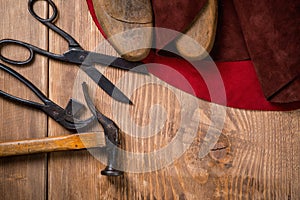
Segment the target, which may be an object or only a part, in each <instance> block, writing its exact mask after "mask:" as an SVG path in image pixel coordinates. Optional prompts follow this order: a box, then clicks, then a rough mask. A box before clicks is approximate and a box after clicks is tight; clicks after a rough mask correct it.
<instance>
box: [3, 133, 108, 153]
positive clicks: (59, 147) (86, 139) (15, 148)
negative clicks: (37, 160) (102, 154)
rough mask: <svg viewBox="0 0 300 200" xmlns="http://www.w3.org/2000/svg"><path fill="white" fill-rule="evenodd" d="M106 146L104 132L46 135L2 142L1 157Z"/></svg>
mask: <svg viewBox="0 0 300 200" xmlns="http://www.w3.org/2000/svg"><path fill="white" fill-rule="evenodd" d="M103 146H105V138H104V133H103V132H90V133H81V134H73V135H65V136H58V137H45V138H40V139H28V140H20V141H11V142H2V143H0V157H6V156H17V155H27V154H35V153H47V152H54V151H69V150H79V149H88V148H95V147H103Z"/></svg>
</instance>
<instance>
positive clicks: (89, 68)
mask: <svg viewBox="0 0 300 200" xmlns="http://www.w3.org/2000/svg"><path fill="white" fill-rule="evenodd" d="M37 1H38V0H29V1H28V10H29V12H30V14H31V15H32V16H33V17H34V18H35V19H36V20H38V21H39V22H41V23H42V24H43V25H45V26H47V27H48V28H49V29H51V30H53V31H54V32H56V33H57V34H59V35H60V36H61V37H63V38H64V39H65V40H66V41H67V42H68V45H69V46H68V47H69V50H67V51H66V52H64V53H63V54H56V53H52V52H49V51H47V50H43V49H41V48H39V47H36V46H33V45H31V44H28V43H25V42H22V41H19V40H12V39H3V40H0V51H1V48H3V47H4V46H8V45H18V46H21V47H24V48H25V49H27V50H28V51H29V53H30V56H29V57H28V59H27V60H23V61H20V60H12V59H9V58H7V57H5V56H4V55H2V54H0V59H1V60H3V61H4V62H7V63H9V64H15V65H24V64H28V63H30V62H32V61H33V59H34V57H35V54H40V55H43V56H46V57H48V58H51V59H54V60H59V61H63V62H66V63H72V64H77V65H79V66H80V69H82V70H83V71H84V72H85V73H86V74H87V75H88V76H89V77H90V78H91V79H92V80H93V81H94V82H96V83H97V84H98V86H100V87H101V88H102V89H103V90H104V91H105V92H106V93H107V94H108V95H110V96H111V97H112V98H114V99H115V100H117V101H120V102H123V103H128V104H132V102H131V101H130V100H129V98H128V97H127V96H125V94H123V92H121V90H119V89H118V88H117V87H116V86H115V85H114V84H113V83H112V82H111V81H110V80H109V79H107V78H106V77H105V76H104V75H103V74H102V73H101V72H99V71H98V70H97V69H96V68H95V67H94V65H95V64H101V65H105V66H110V67H115V68H118V69H123V70H129V71H133V72H137V73H142V74H147V73H148V71H147V69H146V68H145V67H142V66H140V65H142V64H143V63H141V62H129V61H127V60H125V59H122V58H118V57H114V56H109V55H105V54H100V53H96V52H91V51H86V50H84V49H83V48H82V47H81V46H80V44H79V43H78V42H77V41H76V40H75V39H74V38H73V37H72V36H71V35H69V34H68V33H66V32H65V31H64V30H62V29H60V28H59V27H57V26H56V25H55V24H54V21H55V20H56V18H57V16H58V10H57V7H56V5H55V4H54V3H53V1H52V0H45V1H47V2H48V3H49V5H50V6H51V8H52V10H53V14H52V16H50V17H49V18H46V19H44V18H41V17H40V16H38V15H37V13H36V12H35V11H34V8H33V7H34V4H35V3H36V2H37Z"/></svg>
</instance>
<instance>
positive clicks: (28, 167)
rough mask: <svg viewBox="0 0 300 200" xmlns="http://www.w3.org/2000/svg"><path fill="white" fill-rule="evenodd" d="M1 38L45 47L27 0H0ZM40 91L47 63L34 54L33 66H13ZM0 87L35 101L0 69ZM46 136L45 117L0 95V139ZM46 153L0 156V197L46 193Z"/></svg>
mask: <svg viewBox="0 0 300 200" xmlns="http://www.w3.org/2000/svg"><path fill="white" fill-rule="evenodd" d="M35 9H36V10H37V11H38V13H40V15H41V16H46V14H47V12H48V11H47V5H46V4H45V3H42V2H41V3H38V5H36V6H35ZM0 12H1V30H0V39H4V38H11V39H17V40H22V41H25V42H29V43H31V44H33V45H37V46H39V47H41V48H45V49H47V46H48V39H47V35H48V31H47V29H46V28H45V27H44V26H43V25H41V24H40V23H39V22H37V21H36V20H35V19H34V18H33V17H32V16H31V15H30V14H29V12H28V10H27V1H5V0H1V6H0ZM1 53H4V54H5V55H9V56H11V58H12V57H13V58H25V57H24V55H29V54H28V52H26V50H24V49H21V48H15V47H12V48H5V49H3V52H1ZM13 68H14V70H16V71H18V72H19V73H21V74H22V75H24V76H25V77H26V78H28V79H29V80H30V81H32V82H33V83H34V84H35V85H36V86H37V87H38V88H39V89H40V90H41V91H43V92H44V93H45V94H47V91H48V88H47V85H48V84H47V83H48V81H47V80H48V73H47V72H48V62H47V59H46V58H43V57H40V56H37V57H36V59H35V61H34V63H33V64H32V65H28V66H24V67H15V66H14V67H13ZM0 77H1V78H0V89H1V90H4V91H6V92H9V93H11V94H14V95H17V96H19V97H22V98H28V99H31V100H37V98H36V97H35V96H34V94H33V93H32V92H31V91H30V90H29V89H27V88H26V87H24V85H23V84H22V83H20V82H18V81H16V80H15V78H13V77H11V76H9V75H8V74H6V73H4V72H2V71H1V72H0ZM46 135H47V117H46V116H45V115H44V114H43V113H42V112H38V111H36V110H32V109H29V108H26V107H23V106H19V105H16V104H14V103H11V102H8V101H6V100H4V99H2V98H0V141H1V142H2V141H9V140H20V139H28V138H34V137H45V136H46ZM46 168H47V163H46V155H45V154H41V155H34V156H20V157H15V158H1V159H0V180H1V181H0V199H4V200H6V199H28V200H29V199H37V200H38V199H44V198H45V194H46V191H47V189H46V184H45V183H46Z"/></svg>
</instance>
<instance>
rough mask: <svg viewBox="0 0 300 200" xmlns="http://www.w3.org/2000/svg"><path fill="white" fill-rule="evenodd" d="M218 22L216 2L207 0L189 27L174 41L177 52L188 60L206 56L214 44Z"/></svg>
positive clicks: (215, 0)
mask: <svg viewBox="0 0 300 200" xmlns="http://www.w3.org/2000/svg"><path fill="white" fill-rule="evenodd" d="M217 21H218V1H217V0H208V2H207V5H206V6H205V7H204V8H203V9H202V11H201V12H200V13H199V15H198V16H197V17H196V19H195V20H194V22H193V23H192V24H191V26H190V27H188V29H187V30H186V31H185V32H184V35H183V36H181V37H180V38H179V39H178V40H177V41H176V47H177V49H178V52H179V53H180V55H182V56H183V57H186V58H189V59H202V58H205V57H207V56H208V53H209V52H210V51H211V49H212V47H213V45H214V42H215V35H216V29H217Z"/></svg>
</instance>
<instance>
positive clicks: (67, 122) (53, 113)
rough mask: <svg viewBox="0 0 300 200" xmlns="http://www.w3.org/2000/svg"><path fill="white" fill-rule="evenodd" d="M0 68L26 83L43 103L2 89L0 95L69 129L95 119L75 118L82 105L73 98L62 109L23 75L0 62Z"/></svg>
mask: <svg viewBox="0 0 300 200" xmlns="http://www.w3.org/2000/svg"><path fill="white" fill-rule="evenodd" d="M0 69H1V70H2V71H5V72H6V73H8V74H10V75H11V76H13V77H15V78H17V79H18V80H19V81H21V82H22V83H23V84H24V85H26V86H27V87H28V88H29V89H30V90H31V91H32V92H33V93H34V94H35V95H36V96H37V97H38V98H39V99H40V100H41V101H42V102H43V103H37V102H34V101H30V100H26V99H22V98H20V97H16V96H13V95H11V94H8V93H6V92H4V91H2V90H0V96H1V97H4V98H6V99H8V100H10V101H13V102H15V103H18V104H22V105H25V106H28V107H31V108H35V109H38V110H41V111H43V112H44V113H45V114H47V115H48V116H49V117H51V118H52V119H53V120H55V121H56V122H57V123H59V124H60V125H61V126H63V127H64V128H66V129H68V130H70V131H73V132H74V131H78V130H83V129H85V128H87V127H88V126H89V125H91V124H92V123H93V122H94V121H95V119H96V118H95V117H90V118H88V119H86V120H80V119H78V118H76V115H77V114H78V113H79V112H80V110H81V109H82V108H84V105H82V104H81V103H79V102H78V101H76V100H74V99H70V100H69V103H68V104H67V106H66V108H65V109H63V108H62V107H60V106H59V105H57V104H56V103H54V102H53V101H51V100H50V99H49V98H47V97H46V96H45V95H44V94H43V93H42V92H41V91H40V90H39V89H38V88H37V87H36V86H35V85H33V84H32V83H31V82H30V81H29V80H27V79H26V78H25V77H24V76H22V75H21V74H19V73H18V72H16V71H15V70H13V69H11V68H9V67H8V66H6V65H3V64H0Z"/></svg>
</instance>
